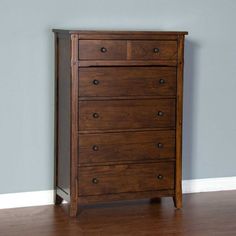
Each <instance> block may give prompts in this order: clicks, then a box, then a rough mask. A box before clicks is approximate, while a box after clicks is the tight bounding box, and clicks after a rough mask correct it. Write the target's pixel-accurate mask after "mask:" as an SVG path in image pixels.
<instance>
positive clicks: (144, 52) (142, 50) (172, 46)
mask: <svg viewBox="0 0 236 236" xmlns="http://www.w3.org/2000/svg"><path fill="white" fill-rule="evenodd" d="M127 43H128V59H129V60H137V59H138V60H175V59H176V58H177V52H178V50H177V42H176V41H160V40H158V41H157V40H148V41H144V40H142V41H139V40H132V41H128V42H127Z"/></svg>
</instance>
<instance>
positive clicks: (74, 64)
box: [70, 34, 79, 216]
mask: <svg viewBox="0 0 236 236" xmlns="http://www.w3.org/2000/svg"><path fill="white" fill-rule="evenodd" d="M70 54H71V78H70V86H71V87H70V90H71V98H70V99H71V100H70V108H71V121H70V125H71V126H70V135H71V143H70V145H71V146H70V149H71V157H70V172H71V175H70V183H71V200H70V216H76V215H77V213H78V197H77V196H78V190H79V189H78V168H77V165H78V151H77V149H78V133H77V132H78V113H79V111H78V85H79V83H78V79H79V78H78V35H76V34H72V35H71V52H70Z"/></svg>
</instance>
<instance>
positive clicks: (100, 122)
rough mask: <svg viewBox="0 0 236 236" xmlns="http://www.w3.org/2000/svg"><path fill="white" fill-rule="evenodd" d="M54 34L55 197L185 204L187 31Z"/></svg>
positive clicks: (75, 205) (74, 208)
mask: <svg viewBox="0 0 236 236" xmlns="http://www.w3.org/2000/svg"><path fill="white" fill-rule="evenodd" d="M54 33H55V107H56V109H55V190H56V191H55V192H56V195H55V203H56V204H60V203H61V202H62V200H63V199H65V200H66V201H68V202H69V203H70V215H71V216H76V215H77V213H78V209H79V206H80V205H81V204H89V203H97V202H108V201H114V200H128V199H137V198H153V197H165V196H168V197H173V200H174V204H175V207H176V208H181V206H182V187H181V181H182V157H181V156H182V106H183V105H182V102H183V96H182V94H183V63H184V38H185V35H186V34H187V32H139V31H79V30H78V31H70V30H54Z"/></svg>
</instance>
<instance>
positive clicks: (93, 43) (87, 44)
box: [79, 40, 127, 60]
mask: <svg viewBox="0 0 236 236" xmlns="http://www.w3.org/2000/svg"><path fill="white" fill-rule="evenodd" d="M126 54H127V45H126V41H125V40H116V41H114V40H80V41H79V59H80V60H125V59H126Z"/></svg>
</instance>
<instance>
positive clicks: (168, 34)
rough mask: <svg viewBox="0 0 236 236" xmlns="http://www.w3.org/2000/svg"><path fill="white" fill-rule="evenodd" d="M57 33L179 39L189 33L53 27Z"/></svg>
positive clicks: (111, 37)
mask: <svg viewBox="0 0 236 236" xmlns="http://www.w3.org/2000/svg"><path fill="white" fill-rule="evenodd" d="M52 31H53V32H54V33H57V34H67V35H68V34H76V35H78V39H119V38H126V39H145V38H149V39H152V38H153V39H158V38H160V39H162V38H163V39H164V38H169V39H177V38H178V36H181V35H183V36H184V35H188V32H186V31H108V30H107V31H104V30H101V31H100V30H91V31H90V30H64V29H53V30H52Z"/></svg>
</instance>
